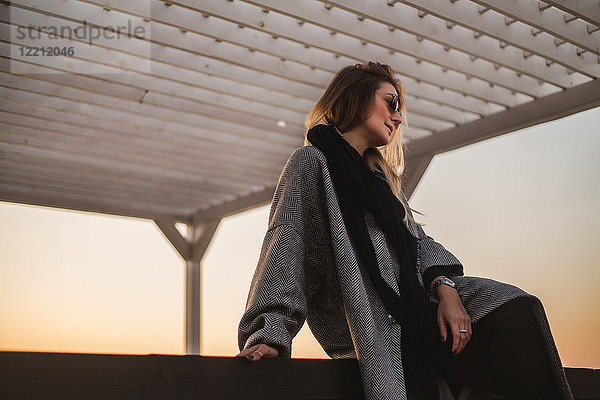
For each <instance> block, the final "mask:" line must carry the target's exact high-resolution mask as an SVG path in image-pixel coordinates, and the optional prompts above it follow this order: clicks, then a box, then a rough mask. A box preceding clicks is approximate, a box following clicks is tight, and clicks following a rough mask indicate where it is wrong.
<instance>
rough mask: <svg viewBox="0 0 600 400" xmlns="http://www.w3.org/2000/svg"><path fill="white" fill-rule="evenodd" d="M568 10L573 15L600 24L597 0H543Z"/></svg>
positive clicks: (599, 8)
mask: <svg viewBox="0 0 600 400" xmlns="http://www.w3.org/2000/svg"><path fill="white" fill-rule="evenodd" d="M542 1H544V2H545V3H548V4H550V5H551V6H554V7H556V8H558V9H559V10H563V11H565V12H568V13H569V14H571V15H574V16H576V17H577V18H581V19H582V20H584V21H587V22H589V23H590V24H594V25H596V26H600V6H599V5H598V1H597V0H542Z"/></svg>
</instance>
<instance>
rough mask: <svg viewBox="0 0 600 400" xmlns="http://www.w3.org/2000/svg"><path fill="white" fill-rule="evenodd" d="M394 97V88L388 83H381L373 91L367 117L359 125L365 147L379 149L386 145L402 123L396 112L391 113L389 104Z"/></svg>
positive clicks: (396, 93)
mask: <svg viewBox="0 0 600 400" xmlns="http://www.w3.org/2000/svg"><path fill="white" fill-rule="evenodd" d="M394 95H396V96H397V95H398V92H396V89H395V88H394V86H393V85H392V84H391V83H389V82H382V83H381V84H380V85H379V88H378V89H377V90H376V91H375V98H374V99H373V105H372V108H371V110H370V113H369V114H368V115H369V116H368V117H367V119H366V120H365V121H364V122H363V123H362V124H361V128H362V129H360V130H361V131H363V133H364V135H365V137H364V140H365V143H366V145H367V147H379V146H385V145H386V144H388V141H389V140H390V137H391V136H392V133H393V131H395V130H396V128H397V127H398V125H400V124H401V123H402V117H401V116H400V113H399V112H398V111H396V112H392V110H391V109H390V102H391V100H392V98H393V96H394Z"/></svg>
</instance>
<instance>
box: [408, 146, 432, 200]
mask: <svg viewBox="0 0 600 400" xmlns="http://www.w3.org/2000/svg"><path fill="white" fill-rule="evenodd" d="M432 159H433V155H426V156H424V157H419V158H417V157H413V158H412V159H409V161H407V162H406V164H405V166H404V172H403V173H402V181H403V188H402V191H403V192H404V195H405V196H406V198H407V199H410V197H411V196H412V195H413V193H414V191H415V189H416V188H417V185H418V184H419V182H420V181H421V178H422V177H423V174H425V171H426V170H427V167H428V166H429V164H430V163H431V160H432Z"/></svg>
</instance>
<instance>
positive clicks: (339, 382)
mask: <svg viewBox="0 0 600 400" xmlns="http://www.w3.org/2000/svg"><path fill="white" fill-rule="evenodd" d="M566 372H567V378H568V380H569V382H570V384H571V389H572V390H573V394H574V395H575V397H576V398H577V399H578V400H579V399H581V400H591V399H599V398H600V370H589V369H580V368H567V369H566ZM0 398H2V399H34V398H51V399H78V400H79V399H82V398H85V399H111V400H112V399H161V400H162V399H265V400H267V399H329V400H337V399H364V396H363V392H362V385H361V380H360V375H359V371H358V366H357V363H356V360H353V359H351V360H327V359H325V360H321V359H286V358H275V359H265V360H262V361H260V362H258V363H252V362H250V361H248V360H246V359H244V358H232V357H203V356H169V355H110V354H71V353H34V352H0Z"/></svg>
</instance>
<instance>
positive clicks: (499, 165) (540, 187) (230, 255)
mask: <svg viewBox="0 0 600 400" xmlns="http://www.w3.org/2000/svg"><path fill="white" fill-rule="evenodd" d="M599 127H600V108H596V109H592V110H588V111H584V112H582V113H579V114H576V115H572V116H569V117H566V118H563V119H561V120H557V121H554V122H550V123H545V124H542V125H539V126H537V127H533V128H528V129H525V130H522V131H518V132H514V133H510V134H506V135H503V136H500V137H497V138H494V139H490V140H487V141H484V142H481V143H477V144H474V145H471V146H468V147H465V148H462V149H459V150H455V151H452V152H448V153H445V154H442V155H439V156H436V157H435V158H434V160H433V162H432V163H431V164H430V165H429V168H428V169H427V171H426V173H425V175H424V176H423V178H422V180H421V182H420V184H419V186H418V187H417V189H416V191H415V193H414V195H413V196H412V198H411V199H410V205H411V207H412V208H414V209H416V210H418V211H420V212H422V213H424V214H426V217H422V216H419V215H416V217H417V220H419V221H420V222H424V223H425V224H426V226H425V227H424V229H425V231H426V232H427V234H429V235H430V236H432V237H434V238H435V239H436V240H437V241H439V242H440V243H442V244H443V245H444V246H445V247H446V248H447V249H449V250H450V251H451V252H452V253H453V254H455V255H456V256H457V257H458V258H459V259H460V260H461V261H462V263H463V265H464V267H465V274H467V275H473V276H484V277H489V278H492V279H496V280H499V281H503V282H507V283H511V284H514V285H517V286H519V287H521V288H522V289H524V290H525V291H527V292H529V293H532V294H534V295H536V296H537V297H539V298H540V299H541V300H542V303H543V304H544V306H545V309H546V313H547V316H548V320H549V322H550V326H551V329H552V332H553V333H554V338H555V341H556V344H557V347H558V350H559V353H560V356H561V358H562V361H563V364H564V365H565V366H567V367H588V368H600V345H598V341H597V336H598V332H600V317H599V315H600V312H598V310H599V309H600V295H599V290H598V282H600V279H599V278H600V265H599V264H600V262H599V261H598V259H599V258H598V256H597V251H598V250H597V249H598V248H597V247H596V246H598V240H599V239H600V218H599V205H600V186H599V182H600V179H599V178H600V172H599V171H600V157H598V152H599V151H600V129H599ZM268 213H269V206H264V207H259V208H256V209H253V210H250V211H247V212H244V213H241V214H238V215H236V216H233V217H229V218H226V219H224V220H223V221H222V222H221V224H220V226H219V228H218V230H217V233H216V235H215V237H214V238H213V241H212V243H211V244H210V247H209V249H208V251H207V254H206V256H205V258H204V261H203V316H202V323H203V326H202V335H203V343H202V350H201V353H202V354H203V355H224V356H233V355H235V354H237V353H238V351H239V350H238V347H237V324H238V322H239V319H240V317H241V315H242V313H243V311H244V306H245V302H246V296H247V293H248V287H249V283H250V279H251V277H252V274H253V273H254V269H255V267H256V262H257V260H258V255H259V252H260V247H261V244H262V240H263V237H264V234H265V231H266V227H267V218H268ZM0 221H1V223H0V315H1V318H2V322H1V323H0V350H26V351H57V352H94V353H96V352H101V353H135V354H140V353H141V354H144V353H164V354H182V353H183V352H184V338H183V334H184V267H185V263H184V262H183V260H182V259H181V258H180V257H179V255H178V253H177V252H176V251H175V250H174V249H173V248H172V246H171V245H170V244H169V242H168V241H167V240H166V239H165V238H164V236H163V235H162V233H161V232H160V230H159V229H158V228H157V227H156V226H155V225H154V223H153V222H152V221H149V220H142V219H135V218H125V217H115V216H108V215H101V214H94V213H85V212H76V211H68V210H59V209H51V208H44V207H35V206H27V205H19V204H14V203H5V202H0ZM293 356H294V357H323V358H326V357H327V356H326V355H325V353H324V352H323V351H322V350H321V348H320V346H319V345H318V344H317V343H316V341H315V340H314V339H313V338H312V336H311V333H310V330H309V329H308V327H307V326H306V325H305V326H304V328H303V329H302V331H301V333H300V334H299V336H298V337H297V338H296V339H295V341H294V347H293Z"/></svg>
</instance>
